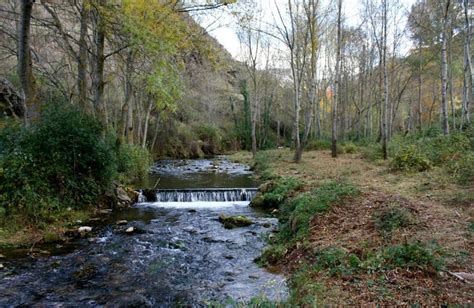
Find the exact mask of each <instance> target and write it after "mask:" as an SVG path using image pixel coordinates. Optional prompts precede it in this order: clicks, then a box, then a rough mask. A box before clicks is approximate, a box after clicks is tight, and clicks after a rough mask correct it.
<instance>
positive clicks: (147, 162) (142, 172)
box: [117, 144, 152, 181]
mask: <svg viewBox="0 0 474 308" xmlns="http://www.w3.org/2000/svg"><path fill="white" fill-rule="evenodd" d="M117 163H118V164H117V167H118V172H119V173H120V177H121V180H122V181H133V180H138V179H143V178H144V177H145V176H146V175H147V174H148V171H149V167H150V166H151V164H152V158H151V154H150V152H149V151H148V150H147V149H144V148H142V147H139V146H136V145H130V144H121V145H120V146H119V147H118V151H117Z"/></svg>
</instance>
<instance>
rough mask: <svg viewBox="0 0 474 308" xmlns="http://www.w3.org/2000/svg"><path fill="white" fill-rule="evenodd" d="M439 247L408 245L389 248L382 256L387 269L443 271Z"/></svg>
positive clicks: (418, 244) (417, 244)
mask: <svg viewBox="0 0 474 308" xmlns="http://www.w3.org/2000/svg"><path fill="white" fill-rule="evenodd" d="M440 253H441V251H440V249H439V247H438V246H437V245H434V246H430V245H423V244H420V243H407V244H401V245H395V246H390V247H387V248H386V249H385V250H384V251H383V254H382V257H383V259H384V264H385V267H386V268H389V269H391V268H419V269H428V268H433V269H435V270H439V269H441V267H442V266H443V260H442V258H441V257H440V256H439V254H440Z"/></svg>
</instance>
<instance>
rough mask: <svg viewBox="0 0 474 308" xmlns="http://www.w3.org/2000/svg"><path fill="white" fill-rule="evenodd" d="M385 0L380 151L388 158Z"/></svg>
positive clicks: (384, 2)
mask: <svg viewBox="0 0 474 308" xmlns="http://www.w3.org/2000/svg"><path fill="white" fill-rule="evenodd" d="M387 22H388V20H387V0H383V38H382V45H383V46H382V48H383V55H382V62H383V63H382V68H383V111H382V153H383V159H388V149H387V142H388V123H387V121H388V113H389V109H388V108H389V103H388V74H387Z"/></svg>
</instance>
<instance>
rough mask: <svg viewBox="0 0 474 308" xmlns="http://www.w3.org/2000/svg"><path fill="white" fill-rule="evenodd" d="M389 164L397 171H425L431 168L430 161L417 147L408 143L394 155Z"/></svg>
mask: <svg viewBox="0 0 474 308" xmlns="http://www.w3.org/2000/svg"><path fill="white" fill-rule="evenodd" d="M390 166H391V168H392V170H397V171H426V170H429V169H430V168H431V163H430V161H429V160H428V158H426V156H424V155H423V153H421V152H420V151H419V149H418V147H416V146H415V145H408V146H406V147H403V148H402V149H400V151H399V152H398V153H396V154H395V155H394V157H393V159H392V161H391V162H390Z"/></svg>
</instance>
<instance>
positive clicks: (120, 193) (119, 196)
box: [115, 186, 132, 204]
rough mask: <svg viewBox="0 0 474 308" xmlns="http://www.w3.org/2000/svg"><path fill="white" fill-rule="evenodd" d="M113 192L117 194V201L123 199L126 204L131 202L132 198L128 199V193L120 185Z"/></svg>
mask: <svg viewBox="0 0 474 308" xmlns="http://www.w3.org/2000/svg"><path fill="white" fill-rule="evenodd" d="M115 192H116V194H117V199H118V200H119V201H123V202H124V203H127V204H130V203H132V199H130V197H129V195H128V193H127V192H126V191H125V190H124V189H123V188H122V187H120V186H119V187H117V189H116V190H115Z"/></svg>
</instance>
